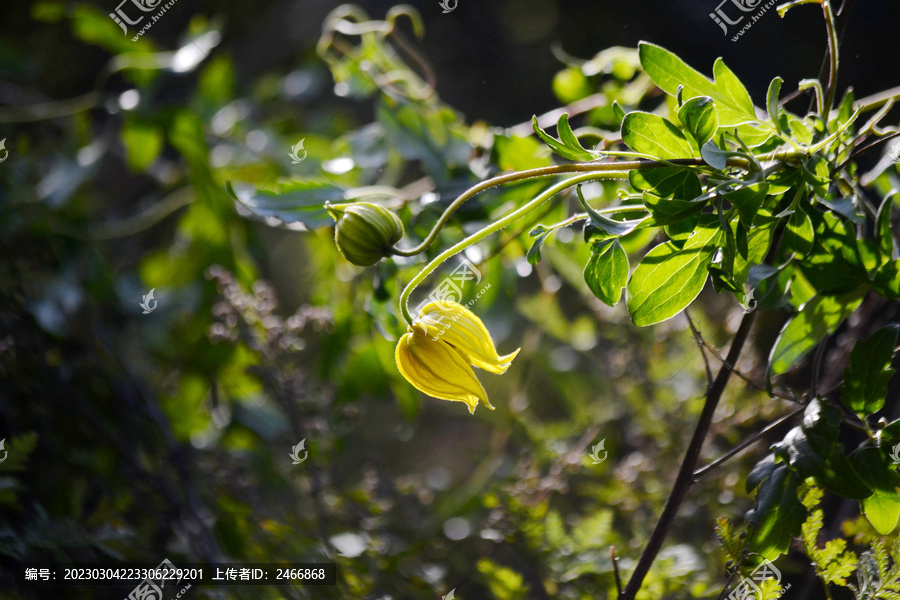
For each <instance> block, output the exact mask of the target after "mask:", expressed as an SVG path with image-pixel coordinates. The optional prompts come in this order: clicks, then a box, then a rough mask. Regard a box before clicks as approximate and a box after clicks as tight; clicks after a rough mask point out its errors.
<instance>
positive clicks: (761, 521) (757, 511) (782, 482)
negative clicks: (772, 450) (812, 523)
mask: <svg viewBox="0 0 900 600" xmlns="http://www.w3.org/2000/svg"><path fill="white" fill-rule="evenodd" d="M757 467H759V465H757ZM754 471H755V472H756V473H757V476H758V478H759V483H758V491H757V493H756V499H757V502H756V507H755V508H754V509H753V511H751V513H750V514H749V520H750V521H751V522H755V523H756V525H757V530H756V535H755V536H753V538H752V540H751V542H750V548H749V550H750V551H751V552H755V553H758V554H759V555H760V556H761V557H762V558H763V559H764V560H773V559H775V558H777V557H778V556H779V555H781V554H784V553H785V552H787V550H788V547H789V546H790V543H791V540H792V538H793V537H794V536H795V535H797V534H799V533H800V526H801V525H802V524H803V520H804V519H805V518H806V508H804V506H803V505H802V504H801V503H800V500H799V499H798V498H797V489H798V488H799V486H800V477H799V476H798V475H797V474H796V473H794V472H793V471H791V470H790V469H789V468H788V467H787V466H786V465H784V464H778V465H776V464H775V463H774V462H772V463H771V467H769V466H768V465H767V466H766V468H765V469H763V470H761V471H758V470H757V469H754ZM754 483H755V481H754ZM747 484H748V487H749V486H750V480H749V479H748V482H747ZM750 489H752V487H751V488H750Z"/></svg>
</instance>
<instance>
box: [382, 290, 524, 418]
mask: <svg viewBox="0 0 900 600" xmlns="http://www.w3.org/2000/svg"><path fill="white" fill-rule="evenodd" d="M518 353H519V350H516V351H515V352H513V353H511V354H507V355H506V356H500V355H499V354H498V353H497V349H496V347H495V346H494V341H493V340H492V339H491V334H490V333H489V332H488V330H487V328H486V327H485V326H484V323H482V322H481V319H479V318H478V317H477V316H475V314H474V313H473V312H472V311H470V310H469V309H467V308H466V307H464V306H462V305H461V304H458V303H456V302H447V301H444V302H431V303H429V304H427V305H425V307H424V308H422V311H421V312H420V313H419V316H418V317H417V318H416V319H415V321H414V322H413V324H412V325H410V326H409V329H408V332H407V333H406V334H404V335H403V337H402V338H400V341H399V342H398V343H397V351H396V354H395V357H396V360H397V368H398V369H400V374H401V375H403V377H404V378H405V379H406V380H407V381H408V382H410V383H411V384H412V385H413V387H415V388H416V389H418V390H419V391H422V392H424V393H426V394H428V395H429V396H433V397H435V398H439V399H441V400H452V401H457V402H465V403H466V405H467V406H468V407H469V412H470V413H474V412H475V407H477V406H478V403H479V402H481V403H482V404H484V405H485V406H487V407H488V408H489V409H491V410H494V407H493V406H491V403H490V401H489V400H488V397H487V392H485V391H484V387H482V385H481V382H480V381H478V378H477V377H475V373H474V371H472V366H471V365H474V366H476V367H478V368H480V369H484V370H485V371H488V372H490V373H496V374H498V375H499V374H502V373H505V372H506V370H507V369H508V368H509V365H510V364H511V363H512V361H513V359H514V358H515V357H516V354H518Z"/></svg>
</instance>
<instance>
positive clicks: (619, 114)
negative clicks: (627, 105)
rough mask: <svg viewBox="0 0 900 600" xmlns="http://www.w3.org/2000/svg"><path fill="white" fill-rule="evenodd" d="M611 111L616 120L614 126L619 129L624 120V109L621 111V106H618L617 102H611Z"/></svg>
mask: <svg viewBox="0 0 900 600" xmlns="http://www.w3.org/2000/svg"><path fill="white" fill-rule="evenodd" d="M612 109H613V116H614V117H615V119H616V124H617V125H618V126H619V128H620V129H621V127H622V121H624V120H625V109H623V108H622V107H621V106H619V101H618V100H613V103H612Z"/></svg>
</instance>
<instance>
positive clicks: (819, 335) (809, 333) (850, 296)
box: [768, 289, 866, 385]
mask: <svg viewBox="0 0 900 600" xmlns="http://www.w3.org/2000/svg"><path fill="white" fill-rule="evenodd" d="M865 293H866V291H865V289H856V290H853V291H850V292H847V293H846V294H842V295H840V296H828V295H824V294H820V295H818V296H815V297H814V298H813V299H812V300H810V301H809V302H807V303H806V304H804V305H803V306H802V307H800V312H799V313H798V314H796V315H794V317H793V318H792V319H791V320H790V321H788V322H787V324H786V325H785V326H784V328H783V329H782V330H781V333H780V334H779V335H778V339H777V340H776V341H775V345H774V346H773V347H772V352H771V353H770V354H769V371H768V379H769V380H770V385H771V378H772V377H775V376H776V375H780V374H782V373H785V372H787V370H788V369H790V368H791V367H793V366H794V365H795V364H796V363H797V362H798V361H799V360H800V359H801V358H803V356H805V355H806V353H807V352H809V351H810V350H811V349H812V348H814V347H815V346H816V344H818V343H819V342H820V341H822V339H823V338H824V337H825V336H826V335H828V334H831V333H834V331H835V330H836V329H837V328H838V326H839V325H840V324H841V323H843V321H844V319H846V318H847V317H848V316H850V314H851V313H852V312H853V311H854V310H856V307H857V306H859V304H860V303H861V302H862V299H863V296H865Z"/></svg>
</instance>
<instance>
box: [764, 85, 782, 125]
mask: <svg viewBox="0 0 900 600" xmlns="http://www.w3.org/2000/svg"><path fill="white" fill-rule="evenodd" d="M782 81H783V80H782V79H781V77H776V78H775V79H773V80H772V83H770V84H769V91H768V93H766V108H767V109H768V111H769V120H770V121H772V124H773V125H775V129H776V130H777V131H778V133H781V123H780V121H779V120H778V96H780V95H781V84H782Z"/></svg>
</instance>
